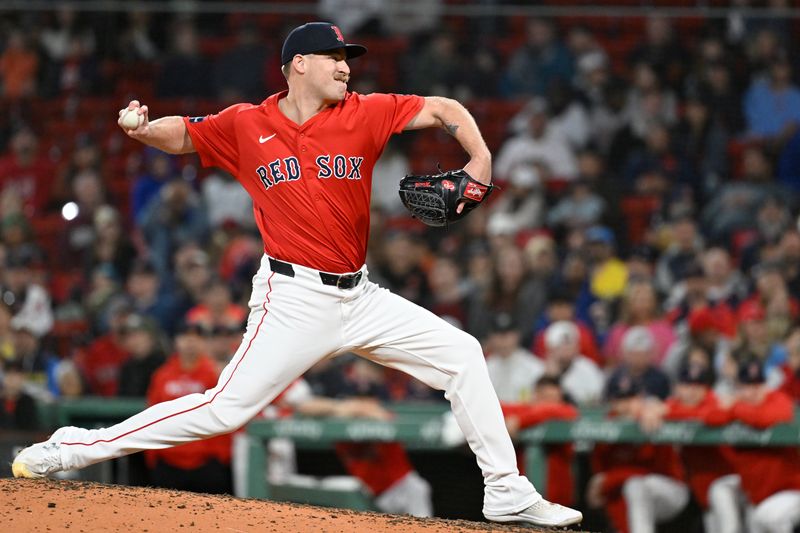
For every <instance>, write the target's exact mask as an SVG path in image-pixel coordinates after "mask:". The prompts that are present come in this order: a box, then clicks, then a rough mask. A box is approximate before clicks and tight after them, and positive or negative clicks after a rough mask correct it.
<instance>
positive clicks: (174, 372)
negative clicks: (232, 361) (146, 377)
mask: <svg viewBox="0 0 800 533" xmlns="http://www.w3.org/2000/svg"><path fill="white" fill-rule="evenodd" d="M217 376H218V374H217V367H216V365H215V364H214V361H212V360H211V358H209V357H207V356H205V355H203V356H200V358H199V359H198V360H197V362H196V363H195V365H194V366H193V367H192V368H184V367H183V366H182V365H181V362H180V360H179V359H178V356H177V355H173V356H172V357H170V358H169V359H168V360H167V362H166V363H164V364H163V365H162V366H161V367H160V368H159V369H158V370H156V372H155V374H153V378H152V379H151V380H150V388H149V389H148V390H147V403H148V404H150V405H154V404H157V403H161V402H165V401H167V400H174V399H175V398H180V397H181V396H185V395H187V394H192V393H195V392H204V391H205V390H206V389H210V388H212V387H214V386H215V385H216V384H217ZM145 454H146V458H147V463H148V465H150V467H151V468H152V467H153V466H155V464H156V462H157V461H163V462H164V463H166V464H168V465H170V466H174V467H176V468H182V469H184V470H193V469H195V468H199V467H201V466H203V465H204V464H206V463H207V462H208V461H210V460H211V459H217V460H218V461H219V462H220V463H222V464H229V463H230V462H231V436H230V435H221V436H219V437H212V438H210V439H206V440H199V441H196V442H190V443H187V444H182V445H180V446H176V447H174V448H166V449H163V450H148V451H146V452H145Z"/></svg>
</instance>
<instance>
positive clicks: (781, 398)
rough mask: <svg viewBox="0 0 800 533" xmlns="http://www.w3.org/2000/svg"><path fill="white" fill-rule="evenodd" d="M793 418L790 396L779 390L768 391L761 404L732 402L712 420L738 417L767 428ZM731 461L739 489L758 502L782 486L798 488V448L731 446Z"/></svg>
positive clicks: (799, 465)
mask: <svg viewBox="0 0 800 533" xmlns="http://www.w3.org/2000/svg"><path fill="white" fill-rule="evenodd" d="M793 418H794V404H793V403H792V400H791V398H789V396H787V395H786V394H785V393H784V392H782V391H780V390H776V391H772V392H770V393H768V394H767V396H766V397H765V398H764V401H763V402H762V403H761V404H758V405H753V404H748V403H743V402H739V403H735V404H734V405H733V406H732V407H731V408H730V409H729V410H727V411H724V412H721V413H720V414H718V415H717V416H716V417H715V420H713V422H716V423H720V424H723V423H728V422H733V421H739V422H742V423H744V424H747V425H748V426H751V427H754V428H756V429H762V430H763V429H767V428H769V427H771V426H774V425H776V424H780V423H784V422H790V421H791V420H792V419H793ZM733 453H734V457H735V462H734V464H735V465H736V470H737V473H738V474H739V476H740V477H741V478H742V490H743V491H744V493H745V494H746V495H747V498H748V499H749V500H750V502H751V503H752V504H753V505H757V504H759V503H761V502H762V501H764V500H765V499H767V498H768V497H769V496H772V495H773V494H775V493H776V492H780V491H782V490H800V450H798V448H797V447H785V448H776V447H774V446H763V447H752V448H741V447H736V448H733Z"/></svg>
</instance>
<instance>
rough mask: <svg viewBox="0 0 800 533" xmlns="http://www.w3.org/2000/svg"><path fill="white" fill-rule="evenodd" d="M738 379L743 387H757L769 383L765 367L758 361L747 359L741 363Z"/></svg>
mask: <svg viewBox="0 0 800 533" xmlns="http://www.w3.org/2000/svg"><path fill="white" fill-rule="evenodd" d="M738 378H739V383H741V384H743V385H757V384H760V383H765V382H766V381H767V379H766V376H765V375H764V365H763V364H762V363H761V361H759V360H758V359H746V360H744V361H742V362H741V363H739V373H738Z"/></svg>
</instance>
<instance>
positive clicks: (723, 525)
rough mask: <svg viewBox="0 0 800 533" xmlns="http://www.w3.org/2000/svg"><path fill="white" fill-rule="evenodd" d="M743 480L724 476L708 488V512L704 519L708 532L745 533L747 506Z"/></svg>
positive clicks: (734, 475) (732, 475)
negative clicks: (745, 507) (744, 510)
mask: <svg viewBox="0 0 800 533" xmlns="http://www.w3.org/2000/svg"><path fill="white" fill-rule="evenodd" d="M741 485H742V480H741V478H740V477H739V476H738V475H737V474H731V475H728V476H722V477H720V478H718V479H716V480H714V482H713V483H711V485H710V486H709V487H708V511H706V513H705V516H704V517H703V522H704V524H705V529H706V531H709V532H710V531H715V532H719V533H743V532H742V511H743V508H744V505H745V499H744V494H742V487H741Z"/></svg>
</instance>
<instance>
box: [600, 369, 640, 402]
mask: <svg viewBox="0 0 800 533" xmlns="http://www.w3.org/2000/svg"><path fill="white" fill-rule="evenodd" d="M641 392H642V389H641V385H640V384H639V382H638V381H637V380H635V379H633V377H632V376H631V375H630V374H628V373H627V372H617V373H615V374H614V375H612V376H611V379H609V380H608V383H606V394H605V396H606V400H609V401H611V400H624V399H626V398H633V397H634V396H638V395H639V394H641Z"/></svg>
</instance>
